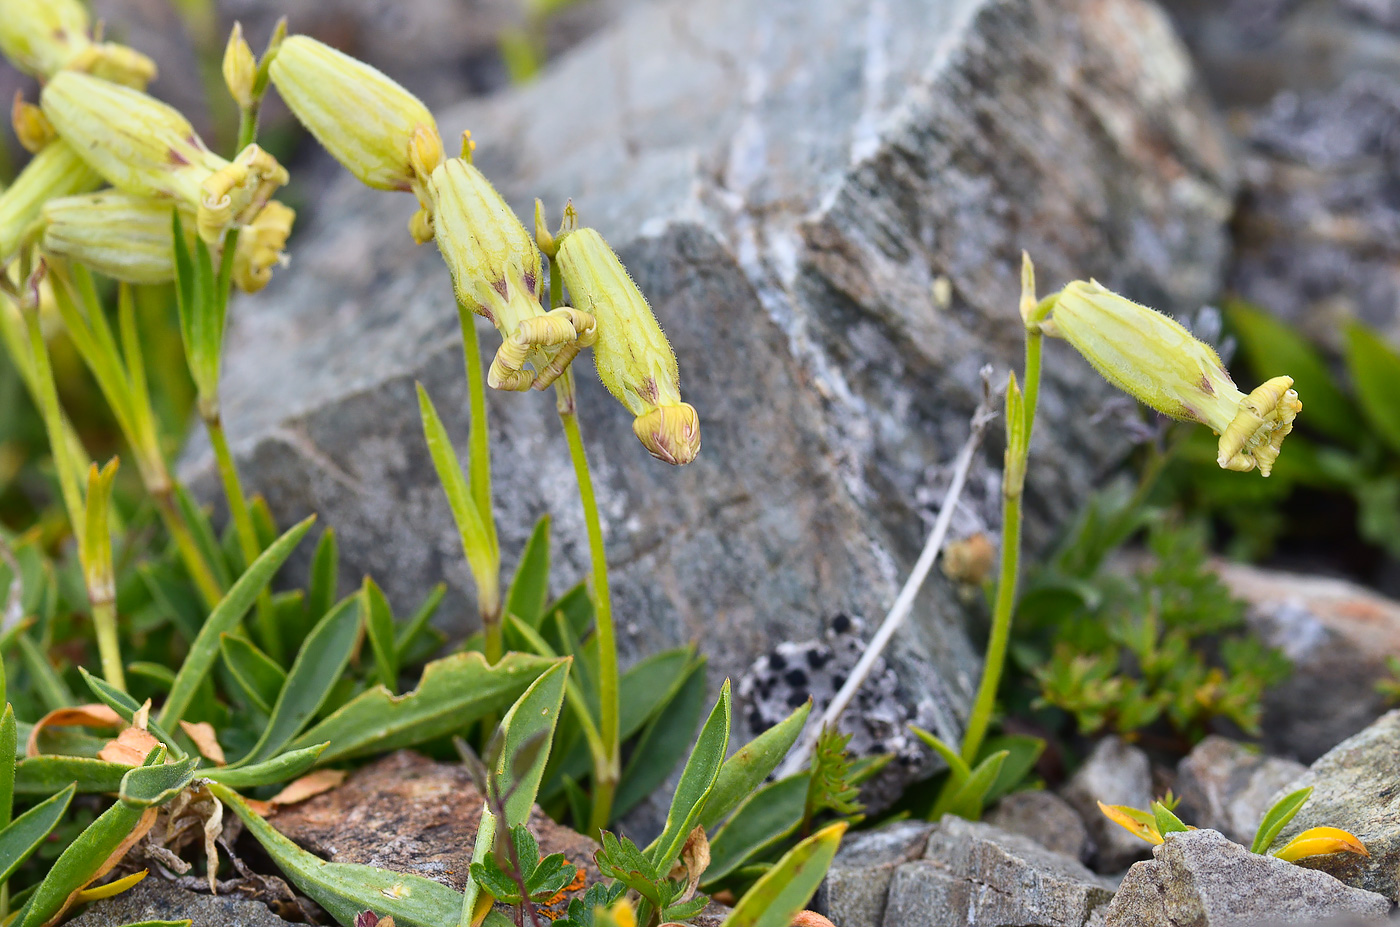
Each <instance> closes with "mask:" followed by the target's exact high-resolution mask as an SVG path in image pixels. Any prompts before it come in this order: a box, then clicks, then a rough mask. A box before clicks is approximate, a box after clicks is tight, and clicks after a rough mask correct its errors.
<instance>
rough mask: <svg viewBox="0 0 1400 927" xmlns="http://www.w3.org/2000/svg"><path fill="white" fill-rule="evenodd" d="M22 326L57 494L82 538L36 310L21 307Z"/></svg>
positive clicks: (73, 470)
mask: <svg viewBox="0 0 1400 927" xmlns="http://www.w3.org/2000/svg"><path fill="white" fill-rule="evenodd" d="M20 311H21V313H22V314H23V316H24V322H25V327H26V329H27V330H28V332H29V353H30V356H31V359H32V360H33V363H34V381H35V382H34V385H35V387H36V389H37V393H38V396H37V398H38V400H39V411H40V414H41V415H42V416H43V419H44V430H45V431H47V432H48V437H49V445H50V447H51V448H52V449H53V450H52V452H53V456H54V470H55V471H56V472H57V474H58V487H59V493H60V495H62V496H63V506H64V508H66V509H67V510H68V522H69V525H70V526H71V527H72V529H73V534H74V535H75V536H77V537H82V533H83V524H84V522H85V520H86V515H85V512H84V504H83V493H82V490H81V489H80V488H79V486H78V480H77V473H78V470H79V467H80V466H81V465H78V464H77V463H76V462H75V461H73V460H71V459H70V453H71V451H72V450H73V448H72V446H71V445H70V444H69V443H68V440H67V433H66V432H65V431H64V427H63V426H64V419H63V410H62V408H61V407H60V405H59V402H58V387H57V386H56V385H55V383H54V378H53V365H52V364H50V363H49V346H48V344H47V343H46V342H45V341H44V332H43V330H42V329H41V328H40V327H39V313H38V312H37V311H36V310H27V309H22V310H20Z"/></svg>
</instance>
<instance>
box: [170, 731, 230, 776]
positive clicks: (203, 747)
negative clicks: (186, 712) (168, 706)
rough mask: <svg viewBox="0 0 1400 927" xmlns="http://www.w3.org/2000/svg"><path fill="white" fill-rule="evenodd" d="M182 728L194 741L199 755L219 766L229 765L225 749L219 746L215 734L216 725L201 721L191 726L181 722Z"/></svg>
mask: <svg viewBox="0 0 1400 927" xmlns="http://www.w3.org/2000/svg"><path fill="white" fill-rule="evenodd" d="M180 727H181V728H182V729H184V732H185V733H186V734H188V735H189V737H190V740H193V741H194V745H195V749H197V750H198V751H199V755H200V756H202V757H204V758H205V759H206V760H209V761H210V762H211V763H214V764H216V765H218V766H223V765H225V764H226V763H228V760H227V759H225V758H224V748H223V747H221V746H219V738H218V736H217V735H215V733H214V725H212V724H210V723H209V722H208V721H199V722H196V723H195V724H191V723H190V722H188V721H181V722H180Z"/></svg>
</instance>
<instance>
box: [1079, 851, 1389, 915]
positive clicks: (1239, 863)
mask: <svg viewBox="0 0 1400 927" xmlns="http://www.w3.org/2000/svg"><path fill="white" fill-rule="evenodd" d="M1152 856H1153V858H1152V859H1151V860H1149V861H1146V862H1141V863H1137V864H1136V865H1134V866H1133V868H1132V869H1129V870H1128V875H1127V877H1126V878H1124V879H1123V884H1122V886H1121V887H1120V888H1119V889H1118V893H1117V894H1116V895H1114V896H1113V902H1112V903H1111V904H1110V905H1109V906H1108V909H1107V910H1106V912H1105V916H1104V920H1103V927H1182V925H1186V924H1190V925H1192V927H1264V925H1275V924H1308V925H1313V924H1319V923H1322V922H1324V921H1328V922H1330V921H1331V919H1333V918H1341V917H1350V918H1355V919H1357V921H1359V922H1360V923H1382V922H1384V920H1385V918H1386V915H1387V914H1389V913H1390V902H1389V901H1388V900H1387V899H1386V898H1384V897H1382V896H1380V895H1377V894H1374V893H1372V892H1366V891H1362V890H1360V889H1356V888H1350V887H1348V886H1346V885H1343V884H1342V883H1341V882H1338V881H1337V880H1336V879H1333V878H1332V877H1330V876H1328V875H1326V874H1325V873H1320V872H1314V871H1312V870H1309V869H1303V868H1301V867H1299V866H1295V865H1293V864H1292V863H1286V862H1284V861H1283V860H1281V859H1275V858H1273V857H1272V856H1261V855H1258V854H1255V853H1251V852H1249V850H1247V849H1245V848H1244V847H1242V846H1240V845H1239V844H1236V843H1231V842H1230V841H1229V840H1226V839H1225V837H1224V836H1222V835H1221V834H1220V833H1219V832H1217V831H1213V830H1197V831H1190V832H1188V833H1185V834H1175V835H1173V836H1172V837H1170V838H1169V839H1168V840H1167V842H1166V843H1164V844H1162V845H1161V846H1159V847H1156V848H1154V849H1153V851H1152Z"/></svg>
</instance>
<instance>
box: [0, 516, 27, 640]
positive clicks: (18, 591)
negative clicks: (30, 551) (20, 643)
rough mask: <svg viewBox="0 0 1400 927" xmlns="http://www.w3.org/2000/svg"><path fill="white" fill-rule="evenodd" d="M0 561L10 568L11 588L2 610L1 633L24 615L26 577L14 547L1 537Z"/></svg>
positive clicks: (14, 624) (16, 623)
mask: <svg viewBox="0 0 1400 927" xmlns="http://www.w3.org/2000/svg"><path fill="white" fill-rule="evenodd" d="M0 561H3V562H4V564H5V566H7V567H9V568H10V574H11V576H10V588H9V591H8V593H7V594H6V595H5V607H4V609H3V610H0V633H4V632H6V631H9V630H10V629H11V628H13V627H15V626H16V625H18V624H19V623H20V619H22V618H23V617H24V577H23V575H21V573H20V569H19V559H18V558H17V557H15V552H14V549H13V548H11V547H10V543H9V542H8V541H6V540H5V539H4V538H3V537H0Z"/></svg>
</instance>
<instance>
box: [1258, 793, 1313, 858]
mask: <svg viewBox="0 0 1400 927" xmlns="http://www.w3.org/2000/svg"><path fill="white" fill-rule="evenodd" d="M1312 792H1313V790H1312V786H1307V787H1305V788H1301V789H1298V790H1297V791H1296V792H1289V793H1288V794H1287V795H1285V796H1283V797H1282V798H1280V799H1279V800H1278V801H1276V802H1274V806H1273V807H1272V808H1270V809H1269V811H1268V813H1267V814H1265V815H1264V820H1262V821H1260V822H1259V829H1258V830H1257V831H1255V832H1254V842H1253V843H1251V844H1250V845H1249V852H1251V853H1267V852H1269V847H1271V846H1273V845H1274V841H1275V840H1277V839H1278V835H1279V834H1280V833H1282V832H1283V829H1284V828H1285V827H1287V826H1288V822H1289V821H1291V820H1293V818H1294V816H1295V815H1297V813H1298V812H1299V811H1301V810H1303V806H1304V805H1306V804H1307V803H1308V799H1309V798H1311V797H1312Z"/></svg>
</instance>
